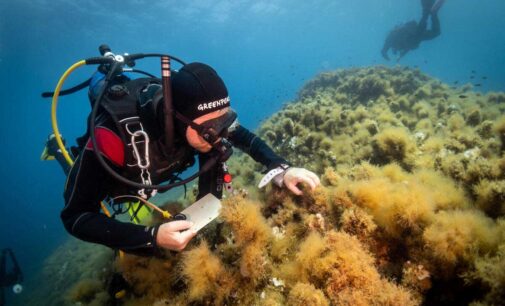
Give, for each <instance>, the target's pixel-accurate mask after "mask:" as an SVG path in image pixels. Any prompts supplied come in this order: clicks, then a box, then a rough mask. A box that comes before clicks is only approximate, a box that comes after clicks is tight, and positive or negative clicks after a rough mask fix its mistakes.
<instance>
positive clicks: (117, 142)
mask: <svg viewBox="0 0 505 306" xmlns="http://www.w3.org/2000/svg"><path fill="white" fill-rule="evenodd" d="M95 138H96V143H97V145H98V148H99V149H100V152H101V153H102V154H103V155H104V156H105V157H107V159H108V160H110V161H111V162H113V163H114V164H115V165H117V166H121V167H122V166H124V145H123V142H122V141H121V138H119V136H118V135H117V134H116V133H114V132H113V131H111V130H109V129H108V128H105V127H101V126H99V127H96V128H95ZM86 149H87V150H93V142H92V141H91V138H90V139H88V142H87V143H86Z"/></svg>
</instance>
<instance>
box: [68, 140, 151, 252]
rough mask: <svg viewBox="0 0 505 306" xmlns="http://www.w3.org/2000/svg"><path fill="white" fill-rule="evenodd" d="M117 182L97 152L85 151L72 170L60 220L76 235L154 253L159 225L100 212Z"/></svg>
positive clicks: (106, 244)
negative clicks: (117, 217)
mask: <svg viewBox="0 0 505 306" xmlns="http://www.w3.org/2000/svg"><path fill="white" fill-rule="evenodd" d="M114 183H115V184H117V182H116V181H115V180H114V179H113V178H112V177H110V175H109V174H108V173H107V172H106V171H105V169H103V167H102V166H101V165H100V164H99V162H98V160H97V159H96V156H95V155H94V152H93V151H91V150H87V149H85V150H83V151H82V153H81V154H80V156H79V157H78V158H77V160H76V161H75V163H74V166H73V167H72V169H71V170H70V174H69V176H68V179H67V183H66V186H65V192H64V197H65V207H64V209H63V210H62V212H61V219H62V221H63V225H64V226H65V229H66V230H67V231H68V232H69V233H70V234H71V235H73V236H75V237H77V238H79V239H81V240H84V241H88V242H93V243H99V244H102V245H105V246H108V247H111V248H114V249H121V250H123V251H125V252H129V253H134V254H137V255H153V254H154V253H155V252H156V251H157V249H156V234H157V227H146V226H142V225H136V224H132V223H125V222H120V221H118V220H115V219H112V218H109V217H107V216H105V215H104V214H103V213H100V201H101V200H103V199H104V198H105V197H106V195H107V193H108V186H111V184H114Z"/></svg>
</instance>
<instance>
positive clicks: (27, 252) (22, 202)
mask: <svg viewBox="0 0 505 306" xmlns="http://www.w3.org/2000/svg"><path fill="white" fill-rule="evenodd" d="M151 2H156V3H157V4H153V3H151ZM503 12H505V2H503V1H502V0H480V1H475V0H458V1H455V0H448V1H447V3H446V5H445V6H444V7H443V8H442V10H441V12H440V19H441V23H442V35H441V36H440V37H439V38H437V39H435V40H433V41H429V42H424V43H422V45H421V47H420V48H419V49H418V50H416V51H414V52H411V53H409V54H408V55H407V56H406V57H405V58H404V59H403V60H402V61H401V63H400V64H401V65H408V66H412V67H413V66H418V67H419V68H420V69H421V70H422V71H423V72H425V73H428V74H430V75H432V76H434V77H436V78H439V79H440V80H442V81H444V82H448V83H452V82H454V81H459V83H465V82H469V81H471V80H470V79H469V77H470V75H471V71H472V70H474V71H475V72H476V75H477V78H481V77H482V76H486V77H487V80H482V81H479V83H482V84H483V85H482V87H480V88H478V89H479V90H482V91H485V92H486V91H491V90H499V91H505V73H504V67H505V56H504V55H505V31H503V29H505V18H503V17H504V15H503ZM419 16H420V5H419V2H418V1H405V0H389V1H385V0H355V1H341V0H321V1H300V0H269V1H263V0H260V1H258V0H256V1H249V0H237V1H233V0H216V1H210V0H199V1H175V0H172V1H145V0H135V1H133V0H132V1H96V0H90V1H83V0H80V1H62V0H32V1H27V0H0V84H1V90H0V95H1V96H0V97H1V98H0V103H1V107H2V110H1V112H0V114H1V124H2V125H1V130H0V137H1V138H0V139H1V144H2V145H3V149H2V150H0V170H1V172H0V174H1V177H2V180H1V182H2V184H1V195H2V203H1V204H0V218H1V219H0V220H1V222H0V242H1V243H0V247H2V248H3V247H11V248H12V249H14V251H15V252H16V254H17V256H18V259H19V262H20V264H21V266H22V268H23V270H24V272H25V277H26V278H28V279H29V278H30V277H31V276H32V275H34V274H35V273H37V272H38V271H39V270H40V268H41V267H42V263H43V260H44V258H46V257H47V256H48V255H50V253H51V252H52V251H53V250H54V248H55V247H57V246H58V245H60V244H61V243H62V242H63V241H64V240H65V239H67V237H68V235H67V233H66V232H65V231H64V229H63V227H62V225H61V222H60V220H59V211H60V209H61V208H62V206H63V200H62V191H63V184H64V180H65V177H64V175H63V173H62V171H61V169H60V168H59V167H58V166H57V164H56V163H55V162H41V161H40V160H39V156H40V153H41V150H42V147H43V145H44V141H45V139H46V136H47V135H48V134H49V133H50V132H51V126H50V100H47V99H45V100H44V99H42V98H41V97H40V93H41V92H42V91H47V90H53V89H54V87H55V85H56V82H57V80H58V78H59V77H60V75H61V74H62V73H63V72H64V71H65V70H66V69H67V68H68V67H69V66H70V65H71V64H73V63H75V62H76V61H78V60H80V59H84V58H88V57H92V56H96V55H98V53H97V47H98V46H99V45H100V44H102V43H107V44H109V45H110V46H111V47H112V48H113V50H114V51H116V52H119V53H123V52H129V53H137V52H144V53H148V52H162V53H169V54H173V55H175V56H178V57H180V58H182V59H184V60H186V61H188V62H190V61H201V62H205V63H208V64H210V65H211V66H213V67H214V68H215V69H216V70H217V71H218V72H219V73H220V74H221V76H222V77H223V79H224V80H225V82H226V83H227V85H228V88H229V91H230V96H231V98H232V104H233V107H234V108H235V109H236V110H237V111H238V113H239V116H240V120H241V122H242V123H243V125H245V126H246V127H249V128H251V129H254V128H256V127H257V126H258V124H259V123H260V121H261V120H262V119H264V118H266V117H268V116H269V115H271V114H272V113H273V112H275V111H276V110H278V109H280V108H281V107H282V105H283V103H286V102H287V101H289V100H291V99H293V98H294V97H295V96H296V93H297V90H298V89H299V88H300V86H302V84H303V83H304V82H305V81H306V80H308V79H310V78H312V77H313V76H314V75H315V74H317V73H318V72H321V71H324V70H329V69H336V68H347V67H352V66H368V65H376V64H388V65H394V64H395V63H394V62H393V63H391V62H389V63H388V62H386V61H384V60H383V59H382V57H381V56H380V52H379V51H380V49H381V47H382V43H383V40H384V38H385V36H386V34H387V33H388V31H389V30H390V29H391V28H392V27H393V26H394V25H396V24H398V23H400V22H405V21H409V20H411V19H416V18H417V19H418V18H419ZM137 66H138V67H139V68H142V69H144V70H148V71H151V72H155V73H157V71H158V69H159V68H158V63H157V61H154V60H145V61H139V62H138V64H137ZM92 71H93V70H92V68H91V67H85V68H82V69H80V70H79V71H77V72H76V73H75V74H73V75H71V77H70V78H69V79H68V82H67V84H68V85H70V84H77V83H78V82H80V81H82V80H84V79H86V78H87V77H89V75H90V74H91V73H92ZM88 112H89V104H88V102H87V100H86V93H85V91H82V92H81V93H79V94H75V95H73V96H70V97H65V98H61V99H60V108H59V109H58V118H59V124H60V129H61V131H62V132H63V134H64V135H65V136H66V138H67V139H69V140H70V141H73V139H74V138H75V137H77V136H79V135H80V134H82V132H83V131H84V129H85V118H86V116H87V114H88ZM25 294H29V293H25Z"/></svg>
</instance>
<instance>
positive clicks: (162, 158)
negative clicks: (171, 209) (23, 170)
mask: <svg viewBox="0 0 505 306" xmlns="http://www.w3.org/2000/svg"><path fill="white" fill-rule="evenodd" d="M102 47H104V46H101V52H102ZM104 50H105V51H104V52H102V55H104V54H105V55H104V57H106V56H107V54H109V53H110V54H112V53H111V52H110V49H109V48H108V47H106V46H105V47H104ZM127 56H128V55H125V57H127ZM146 56H147V55H146ZM112 57H114V55H112ZM131 57H133V55H131ZM116 58H119V57H118V56H116ZM121 58H122V57H121ZM172 58H173V57H172ZM162 59H163V57H162ZM101 60H102V59H101ZM86 61H88V60H86ZM96 61H97V60H95V59H92V60H89V62H93V63H94V62H96ZM125 62H127V61H126V60H125ZM181 63H183V62H181ZM116 64H117V63H116V60H112V61H109V62H108V64H102V65H100V67H99V69H98V71H97V72H96V73H95V75H94V76H93V77H92V78H91V79H90V80H89V82H88V83H89V98H90V102H91V105H92V108H93V111H92V113H91V115H90V117H89V118H88V119H89V120H88V130H87V133H86V134H85V135H84V136H83V137H81V138H80V139H78V141H77V142H78V144H79V148H78V150H73V152H74V155H76V159H75V162H74V163H73V166H72V167H71V169H70V171H69V173H68V177H67V182H66V186H65V191H64V198H65V207H64V208H63V210H62V212H61V219H62V221H63V224H64V227H65V229H66V230H67V231H68V232H69V233H70V234H71V235H73V236H75V237H77V238H79V239H81V240H84V241H88V242H92V243H98V244H102V245H105V246H108V247H110V248H113V249H119V250H121V251H124V252H127V253H132V254H136V255H145V256H152V255H157V254H159V251H160V250H171V251H182V250H183V249H184V248H185V247H186V245H187V244H188V243H189V241H190V240H191V239H192V238H193V237H194V236H195V235H196V231H195V230H192V229H191V226H192V223H191V222H189V221H188V220H184V215H182V216H179V215H175V216H173V217H172V218H171V219H170V220H169V222H164V223H161V224H158V225H154V226H143V225H139V224H133V223H129V222H121V221H119V220H117V219H115V218H109V217H107V216H106V215H104V214H102V213H100V207H101V206H100V202H101V201H102V200H104V199H107V200H110V201H112V202H115V203H121V201H122V199H125V198H128V197H130V198H136V199H139V200H142V199H144V200H142V201H143V202H145V199H148V198H150V197H152V196H154V195H155V194H156V192H158V191H159V192H164V191H166V190H168V189H170V188H172V187H175V186H180V185H183V184H185V183H187V182H188V181H189V180H190V179H193V178H196V177H198V178H199V181H198V196H197V199H201V198H204V196H206V195H208V194H213V195H214V196H215V197H217V198H221V197H222V192H223V186H224V185H226V183H230V178H231V176H230V175H229V173H228V172H227V167H226V164H225V161H226V160H227V159H228V158H229V156H230V155H231V154H232V147H237V148H239V149H241V150H242V151H244V152H246V153H247V154H249V155H250V156H251V157H252V158H253V159H254V160H255V161H257V162H259V163H261V164H262V165H264V166H265V167H266V168H267V171H268V172H267V174H266V175H265V177H264V178H263V179H262V181H261V182H260V186H261V187H262V186H264V185H266V184H268V183H269V182H270V181H272V182H274V183H275V184H276V185H278V186H281V187H282V186H284V187H286V188H288V189H289V190H291V191H292V192H293V193H295V194H297V195H300V194H301V193H302V191H301V190H300V189H299V188H298V186H297V185H298V184H300V183H305V184H307V185H308V186H309V187H310V188H311V189H314V188H315V187H316V186H317V185H319V183H320V181H319V178H318V176H317V175H316V174H314V173H313V172H311V171H309V170H306V169H303V168H297V167H293V166H291V165H290V164H289V162H288V161H286V160H285V159H283V158H282V157H280V156H278V155H277V154H275V153H274V152H273V151H272V149H271V148H270V147H268V145H266V143H265V142H264V141H263V140H261V139H260V138H259V137H257V136H256V135H255V134H253V133H252V132H250V131H249V130H247V129H246V128H245V127H243V126H242V125H240V124H239V122H238V120H237V114H236V113H235V112H234V111H233V110H232V109H231V108H230V98H229V96H228V90H227V88H226V86H225V84H224V82H223V80H222V79H221V77H220V76H219V75H218V74H217V73H216V71H215V70H214V69H213V68H212V67H210V66H208V65H206V64H203V63H189V64H186V63H183V66H182V68H181V69H179V70H178V71H175V70H170V67H169V65H165V64H162V78H161V79H159V78H155V77H147V78H138V79H131V78H130V77H128V76H126V75H125V74H124V73H122V71H121V70H119V72H118V71H117V70H115V69H117V68H114V66H115V65H116ZM55 92H57V91H55ZM166 97H168V98H166ZM172 101H173V102H172ZM54 138H56V137H54ZM52 139H53V138H49V140H48V149H49V145H52V144H53V142H54V141H52ZM59 147H60V149H61V148H62V147H61V144H60V146H59ZM97 148H98V150H97ZM49 151H50V153H48V154H49V155H54V156H55V157H56V155H59V154H63V153H64V152H62V150H55V148H54V146H53V147H52V149H50V150H49ZM75 153H78V154H75ZM195 155H197V156H198V161H199V170H198V172H197V173H196V174H194V175H193V176H191V177H190V178H188V179H185V180H181V179H180V178H179V175H180V173H181V172H183V171H184V170H186V169H187V168H189V167H191V166H192V165H193V164H194V163H195ZM56 159H57V160H59V161H60V160H63V158H61V157H56ZM161 183H168V185H161ZM125 195H127V196H125ZM102 208H103V207H102ZM178 217H180V218H178Z"/></svg>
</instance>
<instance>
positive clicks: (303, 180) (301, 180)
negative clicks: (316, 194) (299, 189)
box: [298, 175, 316, 190]
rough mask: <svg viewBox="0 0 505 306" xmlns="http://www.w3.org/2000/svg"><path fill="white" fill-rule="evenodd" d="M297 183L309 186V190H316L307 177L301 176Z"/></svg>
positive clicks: (310, 179)
mask: <svg viewBox="0 0 505 306" xmlns="http://www.w3.org/2000/svg"><path fill="white" fill-rule="evenodd" d="M298 180H299V183H305V184H307V185H309V186H310V189H312V190H314V189H316V183H315V182H314V181H313V180H312V178H310V177H309V176H308V175H305V176H302V177H300V178H299V179H298Z"/></svg>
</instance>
